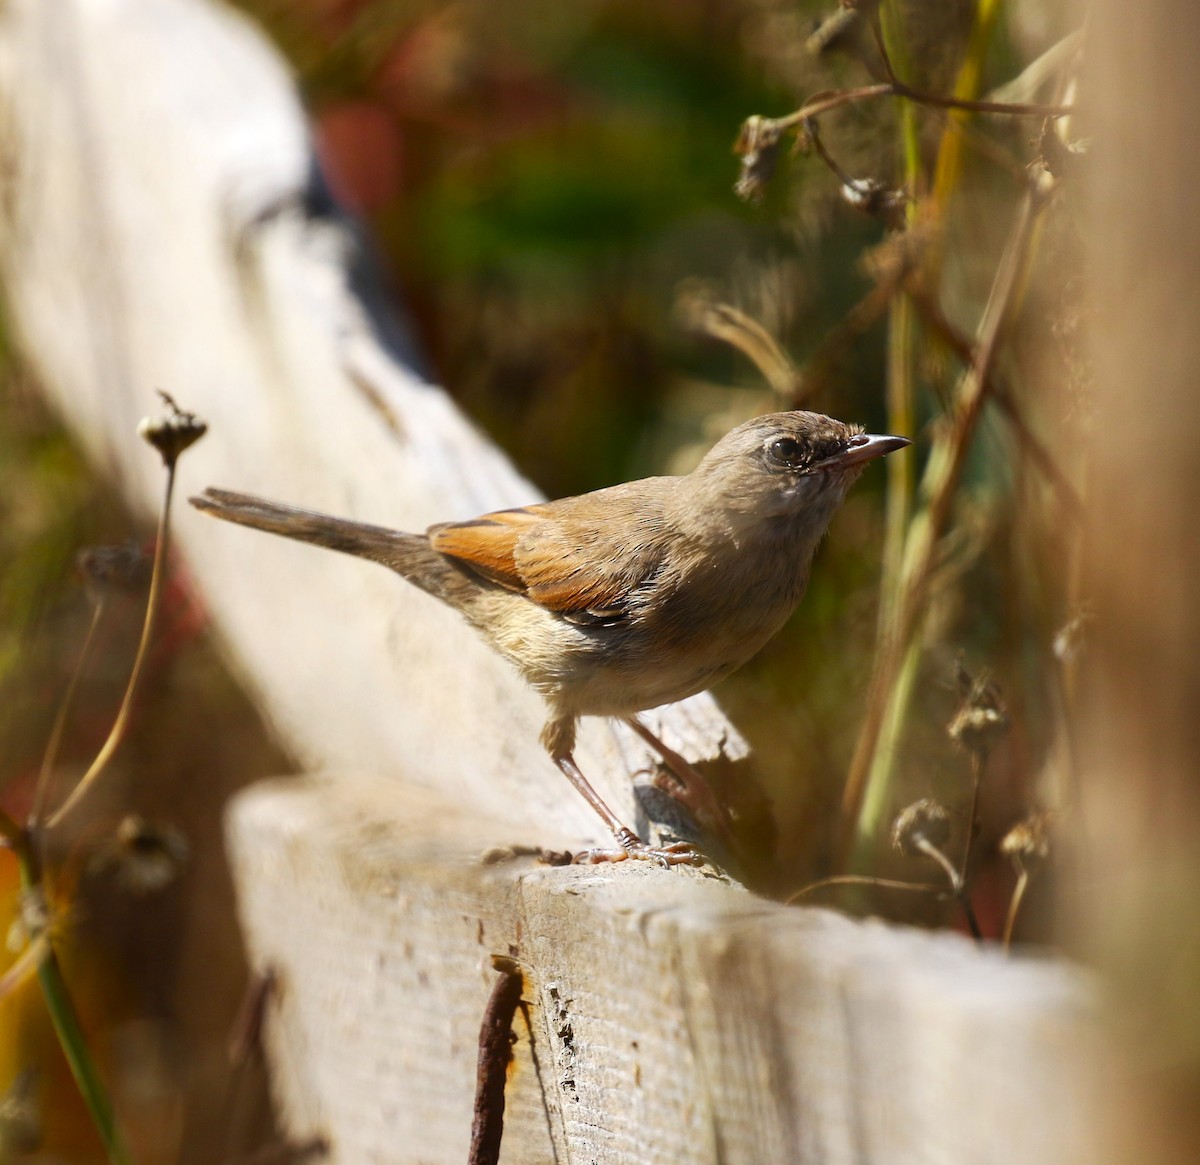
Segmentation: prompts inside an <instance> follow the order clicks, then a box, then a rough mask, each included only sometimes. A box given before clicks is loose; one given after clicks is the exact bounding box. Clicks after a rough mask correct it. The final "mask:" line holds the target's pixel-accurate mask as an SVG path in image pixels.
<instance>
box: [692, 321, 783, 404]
mask: <svg viewBox="0 0 1200 1165" xmlns="http://www.w3.org/2000/svg"><path fill="white" fill-rule="evenodd" d="M700 326H701V327H702V328H703V329H704V331H705V332H706V333H707V334H708V335H710V336H712V337H713V339H715V340H721V341H723V342H724V343H726V344H728V345H729V346H730V347H732V348H736V349H737V350H738V351H739V352H741V353H742V355H743V356H745V357H746V359H747V360H749V361H750V362H751V363H752V364H753V365H754V366H755V367H756V368H757V369H758V371H759V372H760V373H761V375H762V378H763V379H764V380H765V381H766V382H767V384H768V385H769V386H770V388H771V391H772V392H774V393H775V394H776V395H777V396H780V397H783V398H784V399H785V400H790V399H792V397H793V396H794V394H795V392H796V387H797V384H798V383H799V380H800V376H799V373H798V372H797V370H796V366H795V365H794V364H793V363H792V358H791V357H790V356H789V355H788V354H787V352H786V351H785V350H784V348H783V345H782V344H780V343H779V341H778V340H777V339H775V337H774V336H772V335H771V333H770V332H768V331H767V329H766V328H765V327H763V325H762V324H760V323H759V322H758V320H756V319H754V318H753V317H751V316H749V315H747V314H746V313H745V312H744V311H740V310H739V309H738V308H736V307H734V306H733V305H732V304H728V303H714V304H712V305H711V306H709V307H707V308H706V309H705V310H704V314H703V316H702V318H701V321H700Z"/></svg>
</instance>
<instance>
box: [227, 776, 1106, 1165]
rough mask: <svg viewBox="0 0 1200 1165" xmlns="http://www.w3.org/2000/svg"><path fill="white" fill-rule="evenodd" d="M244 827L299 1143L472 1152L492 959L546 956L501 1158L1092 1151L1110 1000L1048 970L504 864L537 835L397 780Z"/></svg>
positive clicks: (817, 919) (601, 876)
mask: <svg viewBox="0 0 1200 1165" xmlns="http://www.w3.org/2000/svg"><path fill="white" fill-rule="evenodd" d="M230 834H231V845H232V849H233V852H234V856H235V865H236V868H237V871H238V879H239V885H240V887H241V900H242V910H243V920H244V923H245V927H246V931H247V933H248V934H249V935H250V936H251V942H252V957H253V959H254V960H255V963H256V965H257V966H258V967H259V968H260V969H262V968H265V967H267V966H271V967H274V968H276V969H277V970H278V972H279V974H280V977H281V982H282V984H283V988H282V993H281V996H280V999H279V1002H278V1005H277V1007H276V1008H275V1009H274V1011H273V1012H272V1015H271V1018H270V1021H269V1023H268V1031H269V1046H270V1049H271V1053H272V1057H271V1058H272V1063H273V1064H274V1065H275V1066H276V1068H277V1071H279V1072H280V1075H279V1076H278V1077H277V1081H276V1082H277V1086H278V1095H279V1099H280V1101H281V1104H282V1108H283V1113H284V1118H285V1121H286V1122H287V1125H288V1127H289V1130H290V1131H291V1133H292V1134H293V1135H294V1136H296V1137H302V1136H305V1135H308V1134H312V1133H322V1134H324V1135H326V1136H327V1137H329V1139H330V1141H331V1143H332V1146H333V1158H332V1159H333V1160H334V1161H336V1162H339V1163H348V1162H360V1161H379V1162H397V1163H399V1162H418V1161H419V1162H428V1163H433V1162H443V1161H445V1162H461V1161H463V1160H465V1159H466V1150H467V1145H468V1143H469V1139H470V1130H471V1112H472V1097H473V1089H474V1083H475V1061H476V1053H477V1039H478V1032H479V1024H480V1019H481V1017H482V1015H483V1011H484V1008H485V1006H486V1003H487V1000H488V996H489V993H490V991H491V988H492V984H493V982H494V979H495V972H494V971H493V970H492V969H491V961H490V960H491V956H492V955H493V954H500V955H505V956H511V957H513V958H514V959H516V960H518V961H519V962H520V963H521V965H522V967H523V969H524V972H525V981H526V992H525V999H526V1000H527V1001H528V1003H529V1004H530V1013H531V1019H532V1029H533V1044H532V1048H531V1046H530V1042H529V1039H528V1034H527V1032H526V1029H525V1026H524V1024H523V1022H522V1021H521V1019H520V1018H519V1017H518V1020H517V1023H516V1031H517V1034H518V1037H519V1039H518V1043H517V1046H516V1048H515V1052H514V1056H515V1066H514V1069H513V1070H512V1072H511V1074H510V1078H509V1094H508V1112H507V1120H506V1132H505V1138H504V1143H503V1155H502V1158H501V1159H502V1161H504V1162H506V1163H508V1165H514V1163H517V1162H522V1163H524V1162H529V1163H533V1162H549V1161H557V1162H568V1161H569V1162H591V1161H596V1162H604V1163H605V1165H609V1163H613V1165H616V1163H623V1165H634V1163H637V1165H668V1163H670V1165H690V1163H696V1165H701V1163H703V1165H713V1163H715V1162H725V1163H735V1162H745V1163H747V1165H750V1163H760V1162H797V1163H801V1165H806V1163H810V1162H811V1163H813V1165H816V1163H818V1162H819V1163H821V1165H839V1163H842V1162H846V1163H851V1162H855V1163H870V1165H876V1163H880V1162H888V1163H891V1162H895V1163H901V1162H904V1163H908V1162H913V1163H916V1162H920V1163H922V1165H941V1163H945V1165H966V1163H989V1165H990V1163H995V1165H1010V1163H1011V1162H1013V1161H1020V1162H1022V1163H1023V1165H1038V1163H1042V1162H1045V1163H1046V1165H1051V1163H1053V1165H1070V1163H1075V1162H1078V1163H1080V1165H1083V1163H1084V1162H1090V1161H1092V1160H1094V1159H1095V1157H1094V1148H1095V1146H1094V1145H1093V1144H1092V1143H1091V1141H1090V1140H1089V1137H1088V1121H1089V1109H1088V1081H1087V1075H1086V1072H1085V1070H1084V1066H1085V1065H1086V1063H1087V1060H1088V1053H1089V1048H1090V1043H1091V1040H1092V1035H1091V1021H1092V1008H1093V1003H1094V1000H1093V997H1092V990H1091V988H1090V986H1089V984H1088V982H1087V981H1086V979H1085V977H1084V976H1083V975H1082V974H1081V973H1079V972H1076V971H1073V970H1071V969H1069V968H1067V967H1065V966H1063V965H1060V964H1056V963H1054V962H1051V961H1039V960H1032V959H1030V960H1026V959H1019V958H1018V959H1006V958H1004V957H1003V956H1001V955H1000V954H999V953H998V952H996V951H994V950H993V951H982V952H981V951H979V950H978V949H976V948H975V947H974V946H973V945H972V944H971V943H969V942H968V941H967V940H966V939H964V938H961V937H959V936H956V935H945V934H927V933H922V932H917V931H911V930H904V929H900V928H893V927H890V926H886V925H883V924H881V923H874V922H868V923H857V922H853V921H851V920H848V919H846V918H843V917H840V916H838V915H836V914H833V913H831V912H827V911H823V910H810V909H803V910H801V909H796V908H786V907H782V906H776V905H773V904H769V903H764V902H762V901H760V900H758V899H756V898H754V897H752V896H751V895H749V894H747V893H746V892H745V891H742V890H740V889H738V888H736V887H733V886H730V885H728V884H726V883H723V882H721V881H718V880H717V879H715V878H713V877H711V876H706V875H705V874H704V873H703V872H696V871H684V870H673V871H670V872H667V871H662V870H658V869H656V868H651V867H650V866H648V865H646V864H645V863H625V864H624V865H622V866H617V867H611V866H610V867H596V868H578V867H570V868H560V869H550V868H545V867H539V866H537V865H535V864H534V863H533V862H532V861H531V860H530V859H527V858H520V859H515V860H513V861H510V862H507V863H500V864H494V865H485V864H482V863H481V861H480V855H481V854H482V853H484V852H485V851H486V850H488V849H489V848H490V847H493V846H497V845H505V844H511V843H513V842H518V841H528V840H531V837H530V835H526V836H524V837H522V836H521V835H520V834H519V833H518V834H514V833H513V832H512V831H511V829H509V828H508V827H506V826H503V825H497V824H496V823H494V822H490V821H488V820H487V819H486V818H485V817H482V816H479V815H476V814H474V813H472V812H469V811H467V810H465V809H464V808H462V807H461V806H459V807H455V806H452V805H449V804H447V803H446V802H445V801H443V800H441V799H437V798H434V797H432V796H429V795H426V794H423V793H421V794H412V795H409V796H407V797H406V798H405V799H403V800H401V801H397V797H396V790H395V788H394V787H393V786H391V785H389V784H386V783H383V782H369V781H356V782H354V783H353V784H350V783H349V782H343V781H337V780H334V779H331V778H330V779H317V778H312V779H306V780H304V781H302V782H299V783H287V784H285V783H278V784H275V785H269V784H268V785H261V786H258V787H257V788H256V789H254V790H252V791H250V792H249V793H246V794H243V795H242V796H241V797H240V799H239V801H238V803H237V806H236V810H235V812H234V815H233V817H232V821H231V827H230Z"/></svg>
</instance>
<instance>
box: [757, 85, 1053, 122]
mask: <svg viewBox="0 0 1200 1165" xmlns="http://www.w3.org/2000/svg"><path fill="white" fill-rule="evenodd" d="M876 97H900V98H903V99H905V100H906V101H912V102H915V103H916V104H917V105H928V106H931V107H932V108H934V109H957V110H961V111H962V112H964V113H998V114H1003V115H1007V116H1009V117H1041V118H1045V117H1067V116H1069V115H1070V114H1071V113H1073V112H1074V108H1075V107H1074V106H1072V105H1045V104H1041V103H1038V102H1027V101H976V100H972V99H967V98H961V97H944V96H941V95H939V94H936V93H925V92H922V91H921V90H920V89H914V88H913V87H912V86H911V85H907V84H905V83H904V82H903V81H900V80H892V81H882V82H880V83H878V84H876V85H860V86H858V87H856V88H854V89H836V90H833V91H830V92H825V93H817V94H814V96H813V97H811V98H810V99H809V100H808V101H806V102H805V103H804V104H803V105H802V106H801V107H800V108H799V109H797V110H795V111H793V112H792V113H788V114H785V115H784V116H783V117H766V118H763V119H762V120H763V122H764V123H765V124H766V125H768V126H770V128H771V129H772V130H774V131H775V132H778V133H782V132H783V131H784V130H789V129H794V128H795V127H796V126H798V125H803V124H804V123H805V122H806V121H807V120H808V119H809V118H810V117H819V116H820V115H821V114H822V113H828V112H829V111H830V110H831V109H838V108H839V107H841V106H843V105H853V104H854V103H856V102H859V101H871V100H873V99H874V98H876Z"/></svg>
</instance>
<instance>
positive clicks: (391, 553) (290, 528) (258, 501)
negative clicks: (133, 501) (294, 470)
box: [188, 489, 465, 599]
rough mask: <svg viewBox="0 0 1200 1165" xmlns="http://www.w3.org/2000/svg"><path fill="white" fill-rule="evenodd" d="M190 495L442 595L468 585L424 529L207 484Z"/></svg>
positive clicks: (209, 510)
mask: <svg viewBox="0 0 1200 1165" xmlns="http://www.w3.org/2000/svg"><path fill="white" fill-rule="evenodd" d="M188 500H189V501H190V502H191V504H192V505H193V506H195V507H196V509H198V510H202V511H203V512H204V513H206V514H211V515H212V516H213V517H215V518H223V519H224V520H225V521H227V522H236V523H237V524H238V525H241V526H250V527H252V528H254V529H255V530H266V531H267V532H268V533H271V534H280V535H282V536H283V537H284V538H294V539H295V540H296V541H298V542H311V543H313V544H314V545H316V546H323V547H325V548H326V549H328V550H339V551H341V552H342V553H343V554H353V555H354V556H355V557H357V558H366V559H368V560H369V561H371V562H378V563H380V564H381V565H383V566H386V567H389V568H390V569H391V570H394V571H396V572H397V573H398V574H402V575H403V576H404V577H405V578H407V579H408V580H409V581H410V582H412V583H415V584H416V585H417V586H419V587H421V589H422V590H426V591H428V592H429V593H430V594H432V595H436V596H437V597H438V598H440V599H446V598H447V596H448V593H449V592H450V591H453V590H456V589H458V588H460V587H462V586H463V585H464V581H465V580H464V579H463V575H462V572H461V571H459V570H457V569H456V568H455V567H453V566H452V565H451V564H450V563H449V562H447V560H446V559H445V558H444V557H443V556H442V555H440V554H438V552H437V551H436V550H434V549H433V548H432V547H431V546H430V545H429V539H428V538H426V537H425V535H424V534H406V533H404V532H402V531H399V530H389V529H387V527H385V526H371V525H368V524H367V523H366V522H353V521H350V520H349V519H348V518H335V517H332V516H331V515H329V514H319V513H317V512H316V511H314V510H302V509H299V508H298V507H296V506H289V505H285V504H284V503H283V502H273V501H270V500H269V499H267V498H260V497H256V496H255V495H254V494H245V493H238V492H236V491H234V490H228V489H206V490H205V491H204V493H203V494H200V495H198V496H197V497H193V498H189V499H188Z"/></svg>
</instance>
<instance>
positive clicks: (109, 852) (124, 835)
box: [91, 813, 188, 894]
mask: <svg viewBox="0 0 1200 1165" xmlns="http://www.w3.org/2000/svg"><path fill="white" fill-rule="evenodd" d="M187 858H188V844H187V840H186V839H185V838H184V836H183V834H182V833H180V832H179V830H178V829H175V828H174V827H173V826H160V825H153V824H151V823H150V822H148V821H146V820H145V819H144V818H142V817H139V816H138V815H137V814H135V813H131V814H129V815H128V816H127V817H124V818H122V820H121V822H120V824H119V825H118V826H117V828H116V832H115V833H114V834H113V835H112V836H111V837H110V838H109V839H108V840H107V841H106V842H104V843H103V844H102V845H101V846H100V848H99V849H98V850H97V853H96V855H95V857H94V858H93V859H92V863H91V868H92V870H93V871H107V870H111V871H112V872H113V873H114V874H115V876H116V880H117V882H118V883H119V884H120V886H121V887H122V888H123V889H125V890H128V891H130V892H131V893H133V894H152V893H154V892H155V891H157V890H161V889H163V888H164V887H166V886H169V885H170V884H171V883H172V882H173V881H174V880H175V879H176V878H177V877H178V876H179V872H180V870H181V869H182V868H183V865H184V863H185V862H186V861H187Z"/></svg>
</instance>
